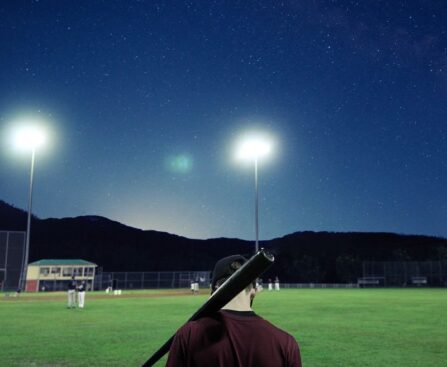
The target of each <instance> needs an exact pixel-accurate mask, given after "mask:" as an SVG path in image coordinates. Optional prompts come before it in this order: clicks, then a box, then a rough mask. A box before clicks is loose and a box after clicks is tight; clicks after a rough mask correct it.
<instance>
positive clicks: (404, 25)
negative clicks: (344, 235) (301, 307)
mask: <svg viewBox="0 0 447 367" xmlns="http://www.w3.org/2000/svg"><path fill="white" fill-rule="evenodd" d="M0 44H1V49H0V50H1V51H0V52H1V54H0V56H1V57H0V123H1V134H2V140H1V147H0V152H1V155H0V199H2V200H4V201H6V202H8V203H11V204H13V205H15V206H17V207H20V208H23V209H26V208H27V200H28V180H29V164H30V156H29V154H23V153H19V152H16V151H14V150H13V149H11V144H10V141H9V132H10V129H11V127H12V126H14V125H15V124H17V121H19V120H20V119H22V118H24V117H27V118H28V117H30V116H32V117H37V118H40V119H44V120H46V121H47V125H48V126H49V128H50V129H51V136H50V137H49V143H48V144H47V145H46V146H45V148H44V149H42V150H39V151H38V152H37V156H36V167H35V180H34V192H33V195H34V196H33V199H34V200H33V213H34V214H35V215H37V216H38V217H40V218H48V217H56V218H61V217H74V216H79V215H101V216H105V217H108V218H110V219H113V220H117V221H120V222H122V223H125V224H127V225H130V226H134V227H137V228H142V229H154V230H159V231H167V232H170V233H175V234H178V235H182V236H187V237H191V238H211V237H238V238H243V239H254V231H255V230H254V169H253V165H251V164H241V163H239V162H236V161H235V159H234V157H233V156H234V141H235V140H236V139H237V138H238V136H239V135H240V134H241V133H243V132H244V131H246V130H253V129H257V130H262V131H266V132H268V133H269V134H271V135H272V136H274V137H275V141H276V145H275V149H274V154H273V155H272V156H271V157H270V158H269V159H268V160H266V161H260V163H259V190H260V191H259V195H260V201H259V205H260V206H259V210H260V238H261V239H271V238H274V237H279V236H283V235H286V234H288V233H291V232H295V231H304V230H312V231H374V232H378V231H386V232H396V233H406V234H428V235H439V236H447V194H446V188H447V98H446V97H447V3H445V2H444V1H405V2H403V1H394V0H393V1H372V0H371V1H319V0H315V1H305V0H300V1H298V0H293V1H292V0H285V1H261V0H256V1H197V2H182V1H165V2H157V1H130V0H129V1H111V0H108V1H94V0H89V1H44V0H41V1H13V0H6V1H2V2H1V4H0Z"/></svg>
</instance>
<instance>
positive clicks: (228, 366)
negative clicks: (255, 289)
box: [166, 311, 301, 367]
mask: <svg viewBox="0 0 447 367" xmlns="http://www.w3.org/2000/svg"><path fill="white" fill-rule="evenodd" d="M166 366H167V367H205V366H206V367H236V366H237V367H301V357H300V350H299V348H298V344H297V342H296V341H295V339H294V338H293V337H292V336H291V335H289V334H287V333H286V332H284V331H282V330H280V329H278V328H277V327H276V326H274V325H272V324H271V323H269V322H268V321H266V320H264V319H263V318H261V317H259V316H257V315H256V314H255V313H254V312H251V311H249V312H237V311H220V312H218V313H217V315H216V316H214V317H204V318H202V319H199V320H197V321H191V322H188V323H187V324H186V325H184V326H182V327H181V328H180V329H179V330H178V331H177V333H176V335H175V338H174V341H173V343H172V345H171V349H170V351H169V357H168V362H167V364H166Z"/></svg>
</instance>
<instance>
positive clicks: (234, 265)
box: [211, 255, 247, 293]
mask: <svg viewBox="0 0 447 367" xmlns="http://www.w3.org/2000/svg"><path fill="white" fill-rule="evenodd" d="M246 262H247V259H246V258H245V257H243V256H242V255H231V256H228V257H224V258H223V259H220V260H219V261H218V262H217V263H216V265H215V266H214V270H213V277H212V280H211V293H213V292H214V291H215V288H216V283H217V282H218V281H219V280H221V279H224V278H228V277H230V276H231V275H232V274H233V273H235V272H236V270H238V269H239V268H240V267H241V266H242V265H243V264H244V263H246Z"/></svg>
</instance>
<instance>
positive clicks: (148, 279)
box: [94, 271, 211, 290]
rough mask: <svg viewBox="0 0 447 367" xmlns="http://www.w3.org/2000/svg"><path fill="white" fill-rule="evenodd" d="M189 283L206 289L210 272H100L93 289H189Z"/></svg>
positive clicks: (209, 279) (209, 281)
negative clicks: (196, 283) (197, 284)
mask: <svg viewBox="0 0 447 367" xmlns="http://www.w3.org/2000/svg"><path fill="white" fill-rule="evenodd" d="M191 282H198V283H199V285H200V287H202V288H208V287H209V285H210V283H211V272H210V271H160V272H100V273H98V274H96V276H95V282H94V289H95V290H104V289H107V288H108V287H111V288H112V289H157V288H190V286H191Z"/></svg>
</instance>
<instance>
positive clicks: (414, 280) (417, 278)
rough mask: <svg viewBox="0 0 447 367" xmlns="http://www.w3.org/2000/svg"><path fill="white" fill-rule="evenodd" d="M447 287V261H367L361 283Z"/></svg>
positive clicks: (390, 285)
mask: <svg viewBox="0 0 447 367" xmlns="http://www.w3.org/2000/svg"><path fill="white" fill-rule="evenodd" d="M361 283H362V284H363V285H366V284H370V285H371V286H374V285H376V286H385V287H411V286H413V287H420V286H431V287H446V286H447V261H366V262H363V278H361V279H359V284H361Z"/></svg>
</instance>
